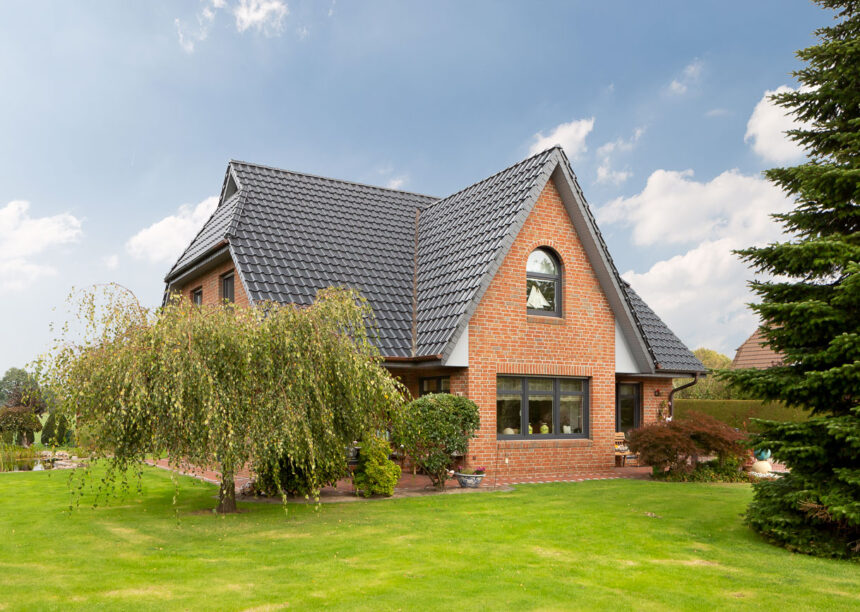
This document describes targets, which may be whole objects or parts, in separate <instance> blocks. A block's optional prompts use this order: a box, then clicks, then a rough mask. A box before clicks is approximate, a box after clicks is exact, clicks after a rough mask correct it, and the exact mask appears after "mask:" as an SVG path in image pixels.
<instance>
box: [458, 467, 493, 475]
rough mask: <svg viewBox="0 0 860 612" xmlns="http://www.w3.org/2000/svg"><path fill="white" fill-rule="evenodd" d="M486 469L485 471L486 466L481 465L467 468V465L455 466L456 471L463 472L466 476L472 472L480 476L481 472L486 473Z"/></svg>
mask: <svg viewBox="0 0 860 612" xmlns="http://www.w3.org/2000/svg"><path fill="white" fill-rule="evenodd" d="M486 471H487V468H485V467H483V466H482V467H476V468H468V467H463V466H459V467H458V468H457V472H458V473H460V474H465V475H467V476H471V475H472V474H475V475H476V476H480V475H481V474H484V473H486Z"/></svg>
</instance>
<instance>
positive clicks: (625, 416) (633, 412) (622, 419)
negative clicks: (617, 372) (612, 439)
mask: <svg viewBox="0 0 860 612" xmlns="http://www.w3.org/2000/svg"><path fill="white" fill-rule="evenodd" d="M641 424H642V402H641V394H640V392H639V384H638V383H618V384H617V385H616V387H615V431H623V432H624V433H627V432H628V431H630V430H631V429H636V428H637V427H639V425H641Z"/></svg>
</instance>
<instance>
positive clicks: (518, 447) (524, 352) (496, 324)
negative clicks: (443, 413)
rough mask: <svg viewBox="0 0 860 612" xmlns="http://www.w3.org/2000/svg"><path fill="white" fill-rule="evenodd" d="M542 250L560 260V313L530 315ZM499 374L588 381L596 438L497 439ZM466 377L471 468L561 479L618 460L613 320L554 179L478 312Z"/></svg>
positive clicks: (472, 328) (472, 325)
mask: <svg viewBox="0 0 860 612" xmlns="http://www.w3.org/2000/svg"><path fill="white" fill-rule="evenodd" d="M541 246H548V247H551V248H552V249H553V250H554V251H555V252H556V253H557V254H558V256H559V257H560V259H561V263H562V267H563V281H562V282H563V295H562V308H563V312H562V317H561V318H553V317H541V316H530V315H527V314H526V260H527V259H528V256H529V254H530V253H531V252H532V251H533V250H534V249H536V248H538V247H541ZM498 374H540V375H553V376H583V377H587V378H588V379H589V380H590V385H589V391H590V397H589V430H590V435H589V438H588V439H561V440H559V439H552V440H537V439H535V440H497V437H496V376H497V375H498ZM464 383H465V384H464V386H465V387H466V388H467V390H468V391H467V394H468V396H469V397H470V398H471V399H472V400H474V401H475V402H476V403H477V404H478V406H479V407H480V409H481V431H480V435H479V437H478V439H476V440H473V441H472V444H471V446H470V452H469V458H468V461H469V463H470V464H472V465H475V464H480V465H484V466H486V467H487V468H488V471H489V472H490V473H493V472H495V473H497V474H498V475H499V476H503V477H512V478H516V477H526V476H546V477H562V476H566V475H570V474H575V473H577V472H585V471H588V472H594V471H600V470H608V469H610V468H611V467H612V466H613V465H614V462H615V456H614V436H615V318H614V315H613V313H612V310H611V308H610V306H609V303H608V302H607V300H606V297H605V295H604V294H603V291H602V289H601V287H600V285H599V283H598V280H597V277H596V276H595V273H594V270H593V269H592V267H591V264H590V263H589V261H588V258H587V256H586V254H585V251H584V249H583V247H582V244H581V242H580V240H579V238H578V236H577V234H576V230H575V228H574V227H573V224H572V223H571V221H570V218H569V217H568V214H567V210H566V209H565V207H564V204H563V203H562V200H561V197H560V195H559V193H558V191H557V190H556V187H555V185H554V184H553V182H552V181H549V182H548V183H547V186H546V187H545V188H544V190H543V192H542V194H541V196H540V198H539V199H538V201H537V204H536V205H535V208H534V210H533V211H532V213H531V215H530V216H529V218H528V219H527V220H526V222H525V224H524V226H523V228H522V230H521V231H520V233H519V236H518V237H517V238H516V240H515V242H514V244H513V246H512V247H511V250H510V251H509V253H508V255H507V257H506V258H505V260H504V262H503V264H502V266H501V268H500V269H499V271H498V273H497V274H496V276H495V278H494V279H493V281H492V282H491V284H490V286H489V288H488V289H487V292H486V293H485V294H484V297H483V299H482V300H481V303H480V304H479V306H478V308H477V310H476V311H475V313H474V315H473V316H472V319H471V321H470V324H469V370H468V375H467V376H466V377H465V381H464ZM643 395H644V394H643Z"/></svg>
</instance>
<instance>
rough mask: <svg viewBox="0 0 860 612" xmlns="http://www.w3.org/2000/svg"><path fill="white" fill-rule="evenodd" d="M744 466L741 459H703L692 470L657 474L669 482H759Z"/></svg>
mask: <svg viewBox="0 0 860 612" xmlns="http://www.w3.org/2000/svg"><path fill="white" fill-rule="evenodd" d="M742 467H743V461H742V460H741V459H730V460H728V461H724V462H723V463H722V464H721V463H720V462H719V461H718V460H713V461H702V462H700V463H697V464H696V466H695V467H694V468H693V469H691V470H675V471H671V472H662V473H660V474H655V476H656V477H657V478H660V479H661V480H667V481H669V482H758V479H756V478H755V476H750V474H749V472H745V471H743V470H742V469H741V468H742Z"/></svg>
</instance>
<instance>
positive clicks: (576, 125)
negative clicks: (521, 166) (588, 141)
mask: <svg viewBox="0 0 860 612" xmlns="http://www.w3.org/2000/svg"><path fill="white" fill-rule="evenodd" d="M592 129H594V117H591V118H590V119H578V120H574V121H571V122H570V123H562V124H560V125H557V126H556V127H555V128H553V130H552V132H550V133H549V134H548V135H546V136H544V135H543V132H538V133H537V134H535V135H534V142H533V143H532V145H531V147H530V148H529V155H534V154H536V153H540V152H541V151H544V150H546V149H549V148H550V147H552V146H555V145H561V146H562V147H563V148H564V150H565V152H566V153H567V154H568V156H569V157H570V158H571V159H576V158H577V157H579V156H580V155H581V154H582V153H585V152H586V151H587V150H588V149H587V148H586V146H585V138H586V137H587V136H588V134H589V133H590V132H591V130H592Z"/></svg>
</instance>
